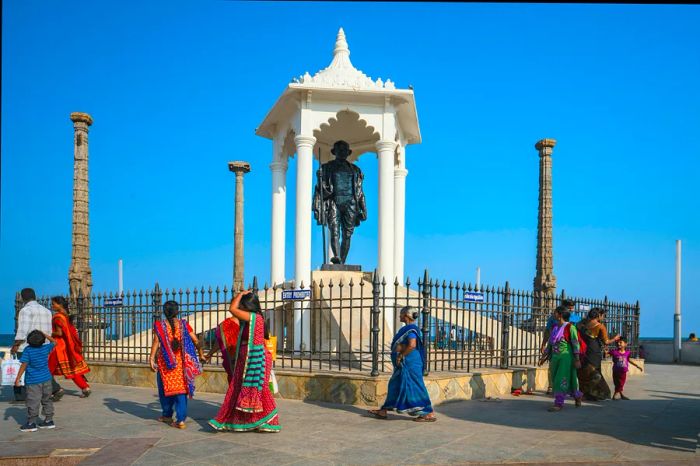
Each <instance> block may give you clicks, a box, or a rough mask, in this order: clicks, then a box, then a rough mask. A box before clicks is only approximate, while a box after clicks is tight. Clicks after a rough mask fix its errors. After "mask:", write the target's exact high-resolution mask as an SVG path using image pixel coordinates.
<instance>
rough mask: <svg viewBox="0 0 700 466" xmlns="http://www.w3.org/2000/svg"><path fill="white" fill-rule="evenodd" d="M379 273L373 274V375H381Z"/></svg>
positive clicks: (375, 271)
mask: <svg viewBox="0 0 700 466" xmlns="http://www.w3.org/2000/svg"><path fill="white" fill-rule="evenodd" d="M379 286H380V285H379V275H377V269H374V275H373V276H372V373H371V375H372V377H376V376H378V375H379V313H380V311H379Z"/></svg>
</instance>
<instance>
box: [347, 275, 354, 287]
mask: <svg viewBox="0 0 700 466" xmlns="http://www.w3.org/2000/svg"><path fill="white" fill-rule="evenodd" d="M348 285H349V286H350V287H353V286H355V283H354V282H353V281H352V277H350V283H348Z"/></svg>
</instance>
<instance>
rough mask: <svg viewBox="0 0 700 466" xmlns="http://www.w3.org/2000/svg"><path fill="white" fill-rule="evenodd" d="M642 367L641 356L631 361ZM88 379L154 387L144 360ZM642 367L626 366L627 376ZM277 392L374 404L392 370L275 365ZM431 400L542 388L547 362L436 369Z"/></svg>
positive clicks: (211, 385) (221, 388) (205, 387)
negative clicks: (471, 369) (377, 372)
mask: <svg viewBox="0 0 700 466" xmlns="http://www.w3.org/2000/svg"><path fill="white" fill-rule="evenodd" d="M635 362H636V363H637V364H639V365H640V366H642V367H644V360H641V359H639V360H635ZM88 364H89V365H90V373H89V374H87V377H88V380H89V381H90V382H95V383H107V384H113V385H128V386H132V387H151V388H153V389H154V390H155V389H156V382H155V374H154V373H153V371H151V369H150V367H148V365H147V364H128V363H117V362H114V363H105V362H88ZM639 374H641V372H640V371H639V369H637V368H636V367H634V366H631V365H630V372H629V375H630V376H635V375H639ZM275 375H276V377H277V382H278V385H279V389H280V393H279V394H278V395H276V396H278V397H280V398H286V399H291V400H307V401H327V402H330V403H340V404H348V405H355V406H378V405H380V404H381V403H382V402H383V401H384V399H385V398H386V393H387V386H388V384H389V378H390V376H391V374H389V373H385V374H381V375H379V376H378V377H370V376H369V375H367V374H358V373H352V372H345V371H343V372H340V371H339V372H308V371H293V370H282V369H276V370H275ZM603 376H604V377H605V379H606V380H607V382H608V384H609V385H610V386H611V388H612V363H611V361H603ZM425 385H426V387H427V389H428V393H430V400H431V401H432V402H433V404H434V405H439V404H441V403H445V402H448V401H459V400H474V399H481V398H486V397H489V396H490V397H493V398H495V397H504V396H507V395H510V393H511V390H512V389H513V388H520V389H523V391H527V390H541V391H544V390H546V389H547V366H543V367H514V368H511V369H480V370H478V371H475V372H438V373H432V374H430V375H429V376H428V377H426V379H425ZM227 388H228V384H227V380H226V372H224V370H223V369H222V368H220V367H206V370H205V371H204V374H202V376H200V377H197V390H201V391H203V392H210V393H222V394H223V393H226V390H227Z"/></svg>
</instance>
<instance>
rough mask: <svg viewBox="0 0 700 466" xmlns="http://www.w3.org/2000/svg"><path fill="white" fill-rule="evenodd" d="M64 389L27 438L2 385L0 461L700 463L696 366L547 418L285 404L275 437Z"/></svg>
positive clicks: (200, 404)
mask: <svg viewBox="0 0 700 466" xmlns="http://www.w3.org/2000/svg"><path fill="white" fill-rule="evenodd" d="M65 387H66V388H67V389H68V388H71V389H72V388H73V387H70V386H69V385H68V383H66V384H65ZM67 392H69V393H68V395H66V396H65V397H64V398H63V400H61V401H60V402H59V403H57V404H56V424H57V426H58V427H57V428H56V429H54V430H51V431H39V432H36V433H22V432H19V430H18V426H19V422H23V421H24V417H25V408H24V406H23V405H21V404H14V403H11V402H9V400H10V399H11V390H9V388H8V387H5V388H4V390H3V396H2V398H1V400H2V401H0V412H3V416H2V418H1V419H0V464H12V463H13V462H14V463H15V464H30V463H27V459H24V460H16V459H10V458H31V459H30V461H31V462H32V463H31V464H76V463H77V462H78V460H80V459H82V461H81V462H80V464H81V465H89V464H92V465H97V464H109V465H118V464H124V465H129V464H143V465H147V464H162V465H175V464H188V465H194V464H201V465H223V464H274V465H283V464H300V465H302V464H303V465H307V464H309V465H314V464H397V463H410V464H447V463H451V464H455V463H526V462H530V463H539V464H541V463H550V464H557V463H572V462H575V463H577V464H650V465H651V464H654V465H656V464H661V463H662V462H667V464H679V465H680V464H700V453H698V434H699V433H700V367H692V366H661V365H648V366H647V375H645V376H643V377H634V378H631V379H629V381H628V390H627V392H628V393H627V394H628V396H630V397H631V398H632V400H630V401H607V402H602V403H587V404H584V407H583V408H581V409H574V407H573V404H567V406H566V408H565V409H564V410H563V411H562V412H559V413H549V412H547V410H546V409H547V408H548V407H549V405H550V404H551V402H552V401H551V398H547V397H545V396H543V395H542V394H537V395H530V396H521V397H509V398H504V399H503V400H502V401H501V402H481V401H463V402H455V403H449V404H444V405H442V406H439V407H438V408H437V410H436V411H437V414H438V416H439V420H438V422H437V423H432V424H419V423H415V422H412V421H411V419H410V418H407V417H402V416H391V415H390V416H391V417H390V419H389V420H387V421H383V420H377V419H372V418H368V417H365V416H364V415H363V413H364V411H363V410H362V409H360V408H357V407H353V406H338V405H329V404H325V403H315V402H314V403H312V402H302V401H290V400H281V401H280V402H279V406H280V413H281V414H280V421H281V423H282V426H283V428H282V432H281V433H279V434H258V433H215V432H212V430H211V429H210V428H209V426H208V425H207V423H206V421H207V420H208V419H209V418H211V417H212V416H214V414H215V413H216V410H217V408H218V406H219V403H221V401H222V398H223V396H222V395H216V394H205V393H200V394H198V395H197V397H196V398H195V400H191V401H190V405H189V411H190V419H189V420H188V426H187V429H186V430H176V429H173V428H170V427H168V426H166V425H164V424H160V423H158V422H157V421H156V420H155V418H156V417H157V416H158V415H159V412H158V406H159V405H158V399H157V396H156V394H155V393H154V392H153V391H152V390H149V389H143V388H129V387H121V386H114V385H94V386H93V395H92V396H91V397H90V398H88V399H80V398H78V397H77V396H71V393H70V390H67ZM73 393H75V394H77V392H73ZM59 449H62V450H59ZM61 455H64V456H61ZM75 455H82V456H75Z"/></svg>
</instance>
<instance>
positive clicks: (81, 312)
mask: <svg viewBox="0 0 700 466" xmlns="http://www.w3.org/2000/svg"><path fill="white" fill-rule="evenodd" d="M75 305H76V308H77V315H78V330H79V331H80V338H81V340H82V341H86V340H88V338H86V337H87V336H89V335H88V328H89V325H85V320H86V319H85V296H83V290H81V289H79V290H78V297H77V298H75ZM90 343H91V344H92V343H93V342H92V341H91V342H90Z"/></svg>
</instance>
